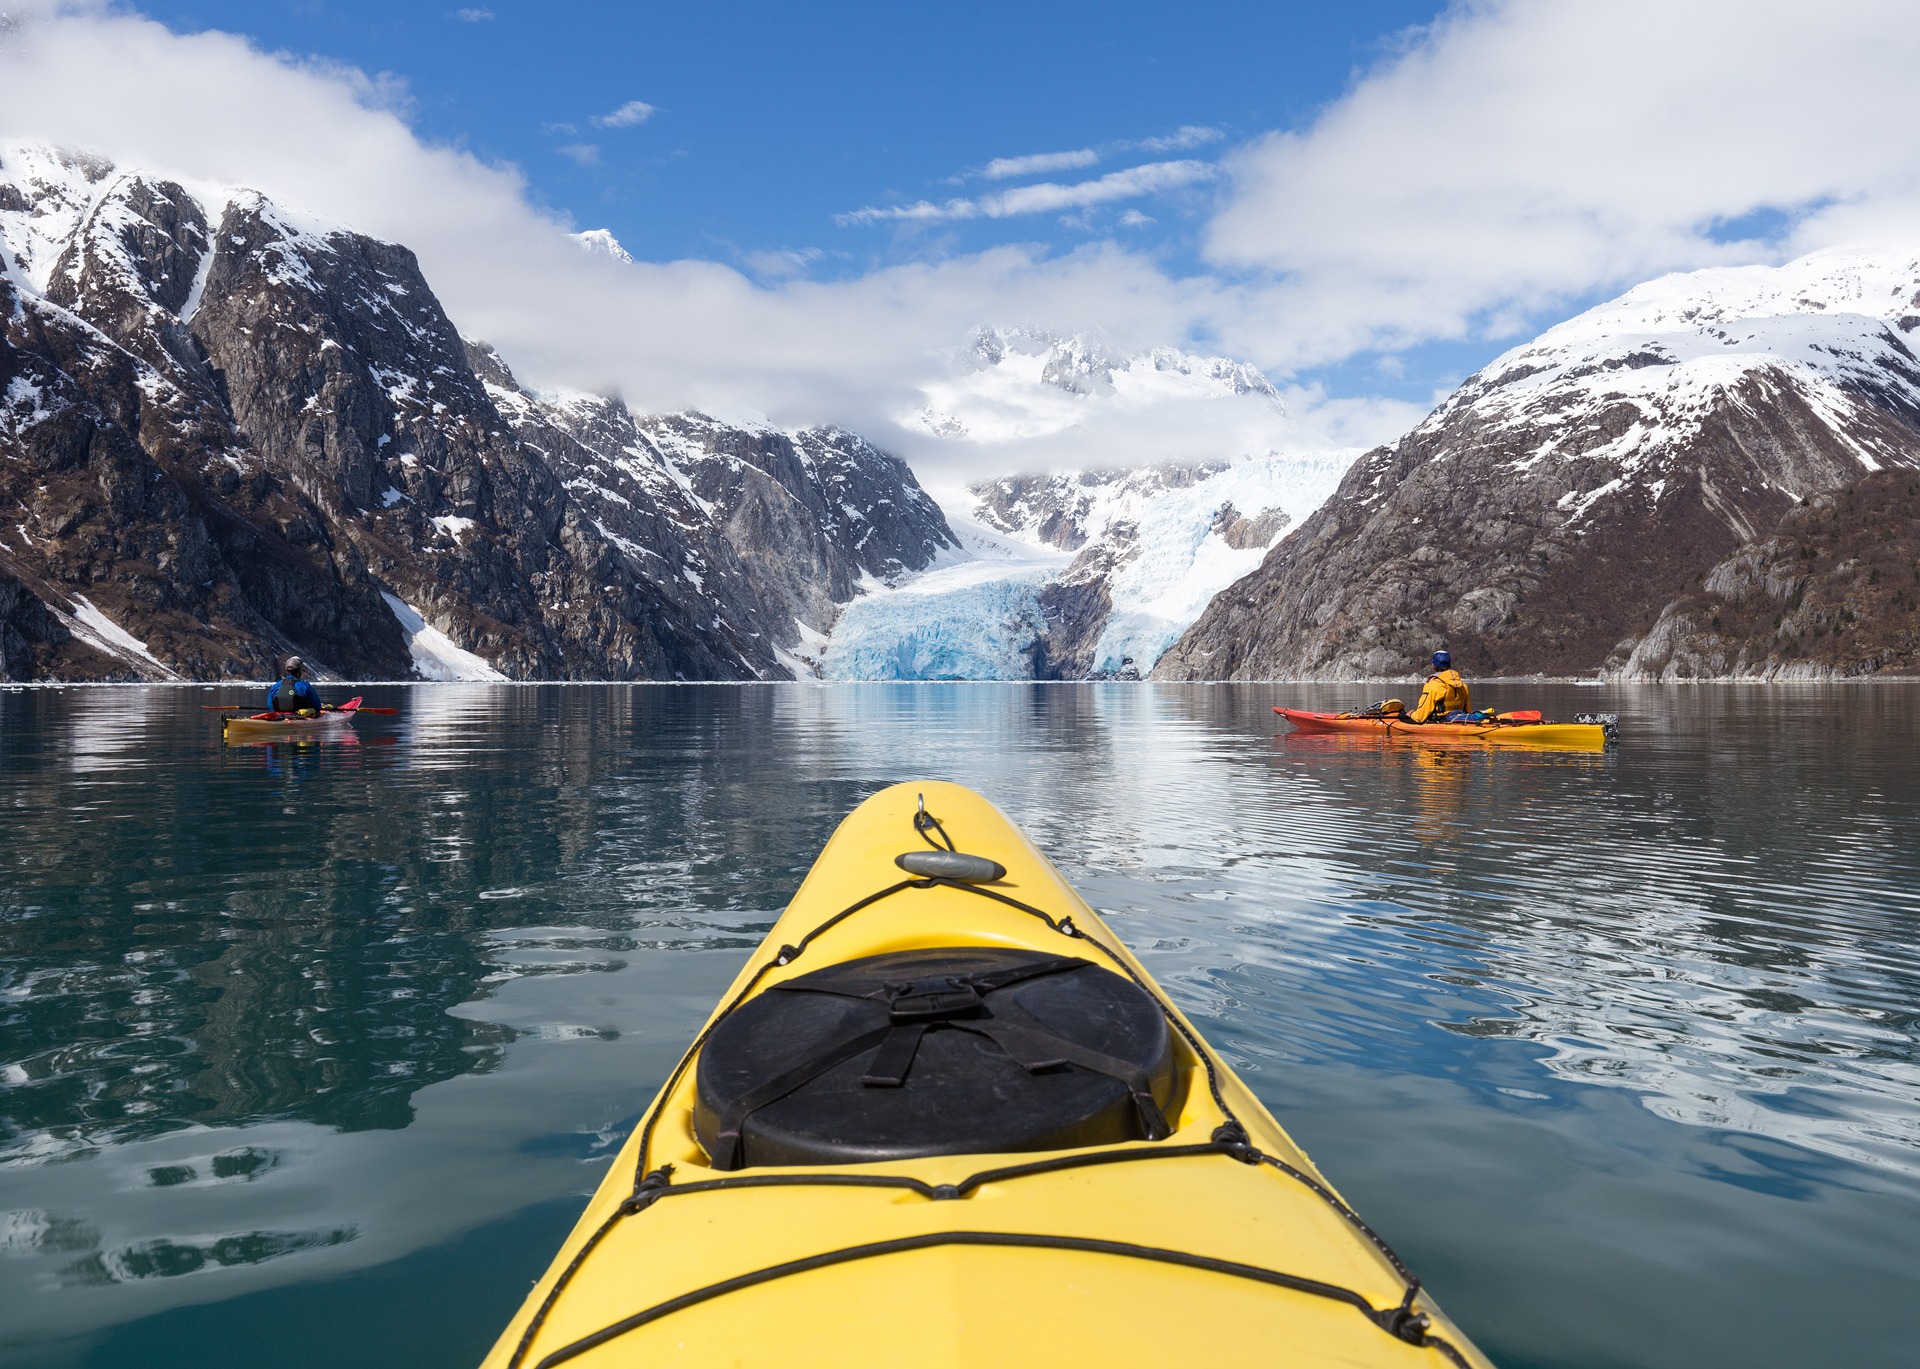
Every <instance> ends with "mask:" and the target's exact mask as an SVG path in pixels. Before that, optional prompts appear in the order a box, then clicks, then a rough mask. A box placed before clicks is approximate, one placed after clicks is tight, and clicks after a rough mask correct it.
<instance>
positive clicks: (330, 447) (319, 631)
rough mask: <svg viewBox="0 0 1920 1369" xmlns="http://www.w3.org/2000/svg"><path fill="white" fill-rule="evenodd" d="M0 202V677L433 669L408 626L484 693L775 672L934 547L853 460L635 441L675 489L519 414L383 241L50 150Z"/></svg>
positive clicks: (685, 420) (8, 177)
mask: <svg viewBox="0 0 1920 1369" xmlns="http://www.w3.org/2000/svg"><path fill="white" fill-rule="evenodd" d="M0 187H4V189H5V190H6V192H7V193H6V195H5V197H4V200H3V201H0V251H4V252H6V254H7V261H6V263H5V265H6V266H7V271H6V274H5V276H4V277H0V317H4V319H5V320H6V322H5V332H4V338H3V340H0V505H6V506H10V507H15V508H16V509H17V512H16V514H15V515H14V516H13V517H12V518H10V519H7V520H5V522H6V523H11V524H12V525H13V526H12V527H11V528H10V529H7V528H5V526H4V524H0V600H4V601H5V602H4V603H0V620H3V621H4V628H3V629H0V670H3V671H4V674H5V676H7V677H9V678H165V677H168V676H172V675H179V676H188V677H196V678H208V677H218V676H227V675H240V676H259V675H262V674H264V673H266V671H267V670H269V669H270V668H271V663H272V662H273V660H274V659H275V658H276V657H279V656H282V655H284V654H286V653H287V652H289V651H295V650H297V651H299V652H300V653H301V654H302V655H304V656H307V657H309V658H310V659H311V660H313V661H314V662H315V663H316V664H317V665H318V666H319V667H320V668H321V669H322V670H326V671H332V672H335V673H339V674H343V675H354V676H360V677H379V676H405V675H408V674H411V673H413V672H415V671H416V670H424V671H427V672H429V673H432V672H434V671H436V670H438V669H441V668H442V665H443V664H444V663H442V662H439V661H438V660H437V658H436V657H435V656H434V654H433V649H426V650H424V653H423V649H422V648H421V647H419V646H418V645H417V644H416V643H415V642H414V641H413V638H412V634H410V633H409V632H408V631H407V630H406V629H404V628H403V626H402V622H401V618H400V616H398V615H401V614H402V613H403V612H404V613H405V614H406V616H408V617H411V615H412V614H413V613H417V614H418V615H419V616H420V618H422V619H424V621H425V623H426V624H427V625H428V626H430V627H432V628H434V629H437V631H438V632H439V633H441V634H444V636H445V637H446V638H447V639H449V640H450V641H451V643H452V644H453V645H454V647H456V648H458V649H459V650H460V651H462V652H465V653H470V655H471V657H477V658H478V659H479V662H480V663H484V664H476V663H474V662H472V661H471V660H469V661H467V662H466V663H465V664H464V665H462V666H461V667H460V668H462V669H469V670H470V669H476V668H478V669H489V670H491V671H492V672H495V673H497V674H499V675H502V676H505V677H509V678H522V679H582V678H589V679H643V678H653V679H673V678H702V679H751V678H763V677H770V676H784V675H785V674H787V673H788V666H787V664H785V663H783V661H782V660H781V657H780V654H779V649H780V648H782V647H787V646H791V645H793V644H794V642H795V641H796V639H797V638H798V636H799V635H800V629H799V627H798V626H797V625H796V623H795V622H794V619H795V618H796V617H797V616H800V615H801V614H803V613H804V614H807V615H811V617H810V618H809V619H808V621H809V622H813V621H815V620H825V621H827V622H830V621H831V618H832V616H833V614H834V613H835V612H836V611H837V606H838V604H839V603H840V602H842V601H844V600H845V599H847V598H849V597H851V596H852V594H853V592H854V589H855V586H856V585H857V584H858V583H859V581H860V578H861V577H862V576H865V575H873V576H879V577H882V578H884V577H885V576H886V575H888V574H890V573H898V571H900V570H902V569H915V568H918V567H920V566H924V565H925V564H927V563H928V561H929V560H930V559H931V558H932V557H933V555H934V554H935V553H936V552H937V551H938V550H939V549H940V548H941V547H943V546H946V545H948V544H949V543H950V542H951V540H952V534H951V533H950V532H949V531H948V530H947V528H946V524H945V521H944V519H943V518H941V516H940V514H939V510H938V509H937V507H935V506H934V505H933V503H932V501H931V500H930V499H928V498H927V496H926V495H925V493H924V492H923V491H921V490H920V488H919V486H918V485H917V484H916V483H915V481H914V480H913V477H912V475H911V473H910V472H909V471H908V470H907V468H906V467H905V465H904V464H903V463H901V462H899V461H898V460H897V459H895V458H893V457H891V456H888V455H886V454H885V453H882V452H879V451H877V450H876V449H874V448H872V447H870V446H868V445H867V444H865V443H863V442H861V441H860V440H859V439H857V438H854V437H852V436H851V435H850V434H844V433H839V432H837V431H832V430H821V431H816V432H809V433H802V434H798V435H788V434H783V433H778V432H775V431H772V430H762V429H739V428H729V427H727V426H726V425H723V424H719V423H716V422H714V421H713V420H710V419H705V418H703V417H700V416H697V415H693V416H685V417H675V418H654V419H648V420H646V421H647V422H648V423H650V424H653V425H655V426H656V427H657V428H659V429H661V430H663V431H664V430H667V429H671V430H673V431H675V432H676V433H677V434H679V436H677V437H676V438H675V441H677V442H680V443H681V444H682V445H685V446H690V447H699V448H701V449H703V450H704V451H705V452H706V453H707V455H706V456H705V457H703V458H702V460H700V461H698V462H692V463H690V464H689V466H688V468H687V469H686V470H684V471H676V470H675V469H674V468H673V465H672V462H671V461H669V460H667V459H666V458H665V457H664V456H663V455H662V450H661V447H660V445H659V444H658V443H657V442H656V440H655V439H654V438H653V437H651V436H649V435H648V434H647V433H646V432H643V431H642V429H641V427H640V426H639V425H638V423H637V422H636V420H635V419H634V418H633V417H632V416H631V415H629V414H627V413H626V411H625V409H624V408H623V407H622V406H620V405H619V404H618V403H617V401H611V400H607V401H582V402H577V403H564V404H555V405H547V404H544V403H543V402H542V401H540V400H538V399H536V398H534V397H532V396H528V395H526V394H525V393H524V392H522V391H521V390H520V389H519V387H518V386H517V385H515V384H514V383H513V380H512V377H511V374H510V373H509V372H508V371H507V370H506V368H505V366H504V364H503V363H501V362H500V361H499V359H498V358H497V357H494V356H492V355H491V353H490V352H487V351H485V350H484V349H471V348H470V347H469V346H468V344H467V343H466V342H464V341H463V340H462V339H461V338H460V336H459V334H458V333H457V331H456V330H455V329H454V327H453V324H452V323H451V322H450V321H449V319H448V318H447V316H446V314H445V312H444V310H442V308H441V306H440V304H439V302H438V300H437V299H435V297H434V295H433V293H432V291H431V289H430V288H429V287H428V285H427V282H426V281H425V279H424V278H423V277H422V275H421V272H420V269H419V264H418V262H417V261H416V260H415V259H414V256H413V254H412V253H411V252H410V251H408V250H407V249H406V248H404V247H402V246H398V245H396V244H391V243H383V242H379V241H376V240H374V239H371V238H367V237H365V236H362V235H359V234H355V233H352V232H348V231H345V230H342V229H336V228H332V227H328V226H316V225H312V224H307V223H303V222H300V221H298V220H296V219H295V218H293V217H291V216H289V215H288V214H286V213H285V212H283V211H282V210H280V209H278V208H277V207H276V206H274V205H273V204H271V203H270V202H268V201H266V200H264V199H263V198H261V197H260V196H258V195H255V194H251V193H242V194H239V195H236V196H232V197H230V198H228V199H227V200H225V201H224V202H223V203H221V204H220V205H218V206H215V211H216V217H217V218H218V223H217V224H213V223H210V221H209V211H208V209H207V208H206V207H205V206H203V205H202V204H201V203H199V202H198V201H196V200H195V199H194V198H193V197H192V196H191V195H189V194H188V193H187V192H186V191H185V190H184V189H182V188H181V187H180V186H178V185H175V184H172V183H170V182H166V181H163V180H156V179H153V178H147V177H142V176H139V175H137V174H130V173H125V172H121V171H119V170H116V169H115V168H113V167H111V166H110V165H108V164H106V163H104V162H102V161H100V160H99V159H96V158H89V157H83V156H78V155H76V154H68V153H60V152H57V151H54V150H52V149H44V148H28V149H10V150H9V151H8V153H7V154H6V159H5V161H4V162H0ZM689 434H698V436H697V437H693V436H689ZM636 463H638V464H636ZM649 464H650V473H649V472H647V471H642V470H640V468H639V467H640V466H641V465H649ZM748 469H751V471H752V472H753V473H752V474H751V475H749V474H746V473H745V472H746V471H747V470H748ZM707 572H711V573H712V574H711V581H709V577H708V574H707ZM28 599H31V600H32V601H33V602H32V603H28V602H27V600H28ZM396 605H398V607H396Z"/></svg>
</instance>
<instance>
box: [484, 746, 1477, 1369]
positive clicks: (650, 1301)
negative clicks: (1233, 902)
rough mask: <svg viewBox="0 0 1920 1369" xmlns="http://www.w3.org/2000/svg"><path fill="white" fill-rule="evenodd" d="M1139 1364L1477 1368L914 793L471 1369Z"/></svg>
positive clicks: (872, 820) (1359, 1233)
mask: <svg viewBox="0 0 1920 1369" xmlns="http://www.w3.org/2000/svg"><path fill="white" fill-rule="evenodd" d="M955 848H957V851H956V850H955ZM1076 1005H1077V1006H1076ZM1129 1052H1131V1055H1129ZM982 1138H984V1142H983V1141H982ZM982 1143H984V1144H986V1145H990V1146H998V1147H1000V1148H999V1149H996V1150H975V1149H969V1148H968V1147H970V1146H973V1145H976V1144H982ZM1156 1362H1158V1363H1166V1364H1210V1363H1222V1364H1232V1363H1241V1364H1274V1363H1286V1364H1289V1365H1303V1366H1304V1365H1327V1366H1331V1365H1342V1366H1383V1367H1384V1366H1406V1369H1415V1367H1416V1366H1435V1367H1437V1366H1444V1365H1454V1366H1475V1367H1476V1369H1490V1367H1489V1366H1488V1362H1487V1361H1486V1359H1485V1358H1484V1357H1482V1356H1481V1355H1480V1353H1479V1352H1478V1351H1477V1350H1475V1349H1474V1348H1473V1347H1472V1346H1471V1345H1470V1344H1469V1343H1468V1341H1467V1340H1466V1338H1465V1337H1464V1336H1463V1335H1461V1333H1460V1332H1459V1330H1458V1329H1457V1328H1455V1327H1454V1326H1453V1325H1452V1324H1450V1323H1449V1322H1448V1321H1447V1319H1446V1318H1445V1317H1444V1316H1443V1315H1442V1314H1441V1312H1440V1310H1439V1309H1438V1308H1437V1307H1436V1306H1435V1305H1434V1303H1433V1301H1432V1299H1431V1298H1429V1297H1428V1296H1427V1294H1426V1293H1425V1292H1424V1291H1423V1290H1422V1289H1421V1288H1420V1285H1419V1283H1418V1281H1417V1280H1416V1279H1414V1278H1413V1276H1412V1275H1411V1274H1410V1273H1409V1272H1408V1270H1407V1268H1406V1267H1405V1265H1404V1264H1402V1263H1401V1261H1400V1260H1399V1258H1398V1257H1397V1256H1395V1255H1394V1254H1393V1252H1392V1251H1391V1250H1390V1249H1389V1248H1388V1246H1387V1245H1386V1243H1385V1242H1384V1241H1382V1240H1381V1239H1380V1238H1379V1237H1378V1236H1377V1235H1375V1234H1374V1232H1373V1231H1372V1230H1371V1229H1370V1228H1369V1227H1368V1226H1367V1225H1366V1224H1365V1223H1364V1222H1362V1221H1361V1219H1360V1218H1359V1217H1358V1216H1357V1215H1356V1214H1355V1213H1354V1212H1353V1210H1352V1209H1351V1208H1349V1207H1348V1206H1347V1204H1346V1203H1345V1201H1344V1200H1342V1199H1341V1198H1340V1196H1339V1195H1338V1194H1337V1193H1336V1192H1335V1191H1334V1189H1333V1188H1332V1186H1331V1185H1329V1184H1328V1183H1327V1182H1326V1180H1325V1179H1323V1178H1322V1177H1321V1176H1320V1174H1319V1172H1318V1171H1317V1170H1316V1169H1315V1168H1314V1166H1313V1163H1312V1161H1310V1160H1309V1159H1308V1158H1307V1157H1306V1155H1305V1154H1303V1153H1302V1152H1301V1151H1300V1149H1299V1148H1298V1147H1297V1146H1295V1145H1294V1144H1293V1142H1292V1141H1291V1140H1290V1139H1289V1138H1288V1136H1287V1134H1286V1133H1285V1132H1284V1131H1283V1130H1281V1128H1280V1125H1279V1124H1278V1123H1277V1122H1276V1121H1274V1119H1273V1117H1272V1116H1271V1115H1270V1114H1269V1113H1268V1112H1267V1110H1266V1109H1265V1108H1264V1107H1262V1106H1261V1104H1260V1103H1259V1101H1258V1100H1257V1099H1255V1098H1254V1096H1253V1094H1252V1093H1251V1092H1249V1091H1248V1089H1247V1088H1246V1086H1245V1085H1244V1084H1242V1083H1241V1082H1240V1080H1239V1079H1238V1078H1237V1077H1235V1075H1234V1073H1233V1071H1232V1070H1230V1069H1229V1068H1228V1067H1227V1065H1226V1064H1225V1063H1224V1062H1223V1061H1222V1060H1221V1059H1220V1057H1219V1056H1218V1055H1217V1054H1215V1052H1214V1051H1213V1049H1212V1048H1211V1047H1210V1046H1208V1045H1207V1043H1206V1042H1205V1041H1204V1040H1203V1039H1202V1038H1201V1036H1200V1034H1199V1033H1198V1032H1197V1031H1196V1030H1195V1029H1194V1028H1193V1026H1192V1024H1191V1023H1189V1022H1188V1021H1187V1020H1186V1018H1185V1017H1184V1016H1182V1015H1181V1013H1180V1012H1179V1010H1178V1009H1177V1008H1175V1007H1174V1006H1173V1005H1172V1003H1171V1002H1169V1001H1168V1000H1167V998H1166V996H1165V995H1164V994H1163V993H1161V991H1160V990H1159V988H1158V987H1157V986H1156V985H1155V984H1154V982H1153V980H1152V978H1151V977H1150V976H1149V975H1148V974H1147V972H1146V970H1145V969H1144V968H1142V967H1141V965H1140V963H1139V962H1138V961H1136V960H1135V959H1134V958H1133V956H1132V955H1131V954H1130V953H1129V952H1128V951H1127V950H1126V948H1125V947H1123V946H1122V945H1121V944H1120V943H1119V941H1118V940H1117V939H1116V938H1115V937H1114V935H1113V933H1112V932H1111V930H1109V929H1108V928H1107V926H1106V925H1105V924H1104V923H1103V922H1102V921H1101V920H1100V918H1099V916H1098V915H1096V914H1095V913H1094V912H1093V910H1092V909H1091V908H1089V907H1088V906H1087V904H1086V903H1085V902H1084V901H1082V900H1081V899H1080V897H1079V896H1078V895H1077V894H1075V893H1074V891H1073V890H1072V889H1071V888H1070V887H1068V885H1067V883H1066V881H1065V880H1064V879H1063V878H1062V877H1061V876H1060V874H1059V872H1058V871H1057V870H1055V869H1054V868H1053V866H1052V865H1051V864H1050V863H1049V862H1048V861H1047V859H1046V858H1045V857H1044V856H1042V855H1041V854H1040V852H1039V851H1038V850H1036V849H1035V848H1034V847H1033V846H1032V844H1031V843H1029V842H1028V841H1027V839H1026V838H1025V836H1024V835H1022V834H1021V832H1020V831H1019V830H1018V829H1016V828H1015V827H1014V826H1013V824H1012V823H1011V822H1009V821H1008V820H1007V819H1006V818H1005V817H1004V816H1003V815H1002V814H1001V813H1000V812H999V811H998V810H997V809H995V808H994V807H993V805H992V804H990V803H988V802H987V801H986V800H985V799H984V798H982V797H981V796H980V795H978V794H975V793H973V792H972V791H971V790H968V789H965V788H962V787H960V786H958V785H953V784H944V783H933V782H929V783H924V784H911V785H896V786H894V787H892V788H890V789H886V790H884V791H882V792H881V793H878V794H876V795H874V796H873V797H872V798H869V799H868V800H867V801H866V802H865V803H863V804H861V805H860V807H859V808H857V809H856V810H855V811H854V812H853V813H852V814H851V815H850V816H849V817H848V818H847V819H846V820H845V821H844V822H843V823H842V824H841V825H840V828H839V830H838V831H836V832H835V833H834V835H833V838H832V840H831V841H829V842H828V844H827V847H826V849H825V850H824V851H823V852H822V853H821V855H820V858H819V860H818V861H817V862H816V863H815V864H814V867H813V869H812V871H811V872H810V873H809V874H808V876H807V878H806V881H805V882H804V883H803V884H802V885H801V886H800V890H799V892H798V893H797V894H795V896H794V898H793V902H792V903H791V905H789V907H788V908H787V910H786V912H785V914H784V915H783V916H782V917H781V918H780V920H779V921H778V922H777V923H776V924H775V925H774V927H773V929H772V931H771V932H770V933H769V934H768V936H767V938H766V941H765V942H764V944H763V945H762V946H761V948H760V949H759V950H758V951H756V952H755V954H754V955H753V957H752V959H751V960H750V961H749V962H748V963H747V966H746V968H745V969H743V970H742V971H741V973H740V976H739V978H738V979H737V980H736V981H735V982H734V985H733V987H732V988H731V989H730V990H729V991H728V993H727V994H726V996H725V997H724V998H723V999H722V1000H721V1006H720V1007H719V1008H718V1009H717V1010H716V1011H715V1013H714V1015H713V1016H712V1017H711V1018H710V1019H709V1020H708V1022H707V1025H706V1027H705V1028H703V1029H702V1031H701V1032H700V1035H699V1036H698V1037H697V1038H696V1039H695V1041H694V1043H693V1046H692V1047H691V1049H689V1051H688V1052H687V1054H686V1056H685V1057H683V1058H682V1060H681V1062H680V1064H679V1065H678V1066H677V1067H676V1068H675V1070H674V1071H673V1073H672V1075H671V1076H670V1077H669V1078H668V1080H667V1083H666V1086H665V1087H664V1088H663V1089H662V1090H661V1092H660V1094H659V1096H658V1097H657V1098H656V1099H655V1100H654V1102H653V1104H652V1106H651V1107H649V1108H648V1110H647V1112H646V1113H645V1115H644V1116H643V1118H642V1120H641V1122H640V1125H639V1126H638V1127H636V1129H635V1131H634V1133H633V1135H632V1136H631V1137H629V1138H628V1140H627V1142H626V1144H625V1146H624V1147H623V1148H622V1149H621V1151H620V1154H619V1155H618V1157H617V1158H616V1159H615V1160H614V1162H613V1167H612V1169H611V1171H610V1172H609V1173H608V1175H607V1177H606V1179H605V1181H604V1182H603V1183H602V1184H601V1185H600V1187H599V1190H598V1192H596V1193H595V1194H594V1196H593V1199H592V1201H591V1202H590V1203H589V1204H588V1206H587V1210H586V1212H585V1214H584V1215H583V1216H582V1217H581V1218H580V1221H579V1223H578V1224H577V1225H576V1226H575V1228H574V1230H573V1233H572V1234H571V1235H570V1236H569V1237H568V1238H567V1241H566V1243H565V1244H564V1245H563V1246H562V1247H561V1250H560V1252H559V1254H558V1255H557V1256H556V1257H555V1259H554V1261H553V1264H552V1266H551V1267H550V1268H549V1269H548V1270H547V1272H546V1274H545V1276H544V1277H542V1278H541V1279H540V1281H539V1282H538V1283H537V1284H536V1285H535V1286H534V1289H533V1291H532V1293H531V1294H529V1296H528V1298H527V1300H526V1302H525V1304H524V1305H523V1306H522V1307H521V1308H520V1310H519V1312H518V1314H517V1315H515V1317H514V1318H513V1320H512V1322H511V1323H510V1324H509V1325H508V1327H507V1329H506V1331H505V1333H504V1334H503V1335H502V1336H501V1337H500V1340H499V1341H498V1343H497V1344H496V1345H495V1346H494V1349H493V1351H492V1353H491V1354H490V1355H489V1356H488V1358H487V1360H486V1369H533V1367H534V1366H539V1369H556V1366H560V1365H568V1366H575V1367H576V1369H612V1366H640V1365H646V1366H666V1365H685V1366H713V1365H746V1366H783V1367H784V1369H793V1367H795V1366H829V1365H831V1366H849V1365H854V1366H865V1365H874V1366H880V1365H896V1364H902V1363H910V1364H912V1365H913V1366H915V1369H961V1367H962V1366H986V1365H995V1366H1000V1365H1033V1366H1041V1365H1044V1366H1048V1369H1065V1366H1077V1365H1092V1364H1149V1363H1156Z"/></svg>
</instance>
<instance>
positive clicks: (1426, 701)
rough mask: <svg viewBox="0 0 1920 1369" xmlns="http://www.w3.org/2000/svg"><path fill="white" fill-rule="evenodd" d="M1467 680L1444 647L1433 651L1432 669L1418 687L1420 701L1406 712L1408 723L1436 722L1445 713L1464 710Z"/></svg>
mask: <svg viewBox="0 0 1920 1369" xmlns="http://www.w3.org/2000/svg"><path fill="white" fill-rule="evenodd" d="M1469 706H1470V705H1469V704H1468V702H1467V682H1466V681H1465V680H1463V679H1461V678H1460V672H1459V671H1457V670H1455V669H1454V668H1453V657H1452V656H1451V655H1449V654H1448V653H1447V652H1445V651H1436V652H1434V653H1433V673H1432V674H1431V675H1429V676H1427V683H1426V686H1425V688H1423V689H1422V690H1421V691H1420V702H1419V703H1418V704H1416V705H1415V706H1414V710H1413V712H1411V713H1409V714H1407V721H1408V722H1410V723H1429V722H1438V721H1439V720H1440V719H1442V718H1444V717H1446V716H1447V714H1449V713H1465V712H1466V711H1467V709H1468V707H1469Z"/></svg>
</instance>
